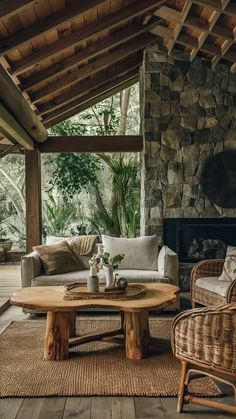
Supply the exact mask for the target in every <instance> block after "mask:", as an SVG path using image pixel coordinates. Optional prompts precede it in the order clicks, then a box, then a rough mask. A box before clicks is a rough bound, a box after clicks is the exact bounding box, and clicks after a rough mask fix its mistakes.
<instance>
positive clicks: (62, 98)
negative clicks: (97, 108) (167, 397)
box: [38, 55, 141, 115]
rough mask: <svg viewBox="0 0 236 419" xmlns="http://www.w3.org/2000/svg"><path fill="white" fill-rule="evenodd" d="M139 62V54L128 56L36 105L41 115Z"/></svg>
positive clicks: (129, 69)
mask: <svg viewBox="0 0 236 419" xmlns="http://www.w3.org/2000/svg"><path fill="white" fill-rule="evenodd" d="M140 62H141V56H140V55H137V56H135V57H130V58H128V59H126V60H125V61H124V62H121V63H119V64H117V65H115V66H113V67H111V68H109V69H108V70H105V71H104V70H102V71H99V72H98V73H97V74H96V76H95V77H93V78H91V79H87V80H84V81H83V83H78V84H76V85H75V86H73V88H72V89H70V90H69V91H68V92H66V93H63V94H61V95H59V96H57V97H55V98H54V99H53V100H52V101H51V102H47V103H46V104H42V105H38V110H39V113H40V114H41V115H42V114H45V113H47V112H51V111H52V110H54V109H56V108H59V107H60V106H62V105H64V104H66V103H68V102H71V101H72V100H74V99H76V98H78V97H80V96H82V95H83V94H85V93H86V92H88V91H89V90H91V89H93V88H96V87H97V86H99V85H100V84H103V83H104V81H105V80H106V81H108V80H113V79H115V78H117V77H119V76H120V75H122V74H125V73H127V72H128V71H131V70H133V69H135V68H137V66H138V65H139V63H140Z"/></svg>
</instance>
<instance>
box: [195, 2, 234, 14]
mask: <svg viewBox="0 0 236 419" xmlns="http://www.w3.org/2000/svg"><path fill="white" fill-rule="evenodd" d="M193 3H195V4H199V5H200V6H203V7H210V8H211V9H213V10H215V11H218V12H221V13H224V14H226V15H229V16H235V15H236V4H235V2H231V3H230V4H229V5H228V6H227V7H224V3H223V2H222V3H221V0H193ZM233 3H234V4H233Z"/></svg>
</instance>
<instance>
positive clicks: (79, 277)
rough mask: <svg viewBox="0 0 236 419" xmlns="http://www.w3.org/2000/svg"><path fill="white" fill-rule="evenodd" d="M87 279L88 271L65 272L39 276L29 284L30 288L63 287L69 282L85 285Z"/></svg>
mask: <svg viewBox="0 0 236 419" xmlns="http://www.w3.org/2000/svg"><path fill="white" fill-rule="evenodd" d="M88 277H89V270H83V271H74V272H67V273H64V274H61V275H50V276H47V275H40V276H37V277H36V278H34V279H33V280H32V282H31V285H32V287H40V286H42V287H43V286H50V285H55V286H56V285H64V284H68V283H70V282H79V283H80V282H81V283H86V282H87V279H88Z"/></svg>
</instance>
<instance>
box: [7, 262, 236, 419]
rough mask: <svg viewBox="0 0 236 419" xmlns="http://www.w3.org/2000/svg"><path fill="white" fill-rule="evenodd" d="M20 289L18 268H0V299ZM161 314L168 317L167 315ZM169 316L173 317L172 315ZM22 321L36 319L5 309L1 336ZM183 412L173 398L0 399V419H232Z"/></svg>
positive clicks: (207, 412)
mask: <svg viewBox="0 0 236 419" xmlns="http://www.w3.org/2000/svg"><path fill="white" fill-rule="evenodd" d="M8 280H9V282H8ZM7 283H8V285H7ZM19 286H20V269H19V266H17V265H8V266H4V265H0V297H1V292H3V293H5V296H6V294H7V296H10V295H11V293H12V292H13V291H14V289H15V288H18V287H19ZM164 315H165V317H167V314H164ZM171 316H172V317H173V314H171ZM99 317H102V318H104V319H105V318H110V317H112V318H113V319H114V315H108V314H106V315H99ZM37 318H38V317H37ZM93 318H94V316H93ZM23 319H35V316H33V315H30V314H23V313H22V311H21V309H20V308H19V307H10V308H8V309H7V310H6V311H5V312H4V313H2V314H1V315H0V333H1V332H2V331H3V330H4V329H5V328H6V327H7V326H8V325H9V323H10V322H11V321H12V320H23ZM114 380H115V377H114ZM224 401H229V402H230V403H234V399H233V396H232V395H230V393H228V395H227V396H226V397H224ZM184 412H185V413H182V414H179V413H176V398H170V397H162V398H159V397H40V398H14V397H11V398H2V399H0V419H181V418H184V419H197V418H201V419H206V418H211V417H212V418H216V419H224V418H233V417H234V416H233V415H230V414H227V413H219V412H217V411H215V410H212V409H206V408H203V407H200V406H195V405H186V406H185V408H184Z"/></svg>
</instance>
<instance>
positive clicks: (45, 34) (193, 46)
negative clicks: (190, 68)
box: [0, 0, 236, 148]
mask: <svg viewBox="0 0 236 419" xmlns="http://www.w3.org/2000/svg"><path fill="white" fill-rule="evenodd" d="M235 39H236V1H235V0H193V1H190V0H168V1H161V0H80V1H78V0H11V1H9V0H1V2H0V64H1V66H2V67H3V68H4V69H5V70H6V71H7V72H8V73H9V75H10V76H11V78H12V80H13V81H14V83H15V84H16V85H17V86H18V87H19V89H20V90H21V92H22V94H23V96H24V98H25V99H26V100H27V101H28V102H29V104H30V106H31V108H32V110H33V111H34V112H35V114H36V115H37V116H38V118H39V119H40V120H41V122H42V123H43V124H44V125H45V126H46V127H47V128H48V127H50V126H52V125H54V124H55V123H58V122H60V121H62V120H64V119H66V118H68V117H70V116H72V115H74V114H76V113H79V112H80V111H82V110H84V109H86V108H87V107H89V106H91V105H92V104H94V103H96V102H98V101H100V100H102V99H104V98H106V97H108V96H110V95H112V94H114V93H116V92H118V91H120V90H122V89H123V88H125V87H127V86H129V85H131V84H133V83H134V82H136V81H137V80H138V73H139V67H140V64H141V62H142V51H143V49H144V48H145V47H146V46H147V45H149V44H151V43H154V42H156V41H158V42H163V43H164V44H165V45H166V47H167V48H168V51H169V53H171V52H172V50H173V48H177V49H182V50H184V51H185V52H186V53H187V54H188V56H189V58H190V60H193V59H194V57H195V56H196V55H197V54H198V55H203V56H207V57H208V58H209V59H210V60H211V61H212V65H213V66H215V65H216V64H217V63H218V62H219V61H221V62H224V63H227V64H228V65H229V66H230V67H231V70H232V71H235V70H236V45H235ZM0 82H1V79H0ZM0 100H1V101H2V102H3V105H4V98H2V97H0ZM8 139H10V138H9V136H8ZM4 142H6V141H4ZM0 148H1V139H0Z"/></svg>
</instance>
